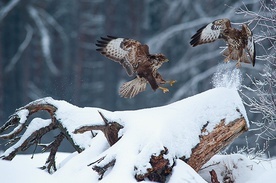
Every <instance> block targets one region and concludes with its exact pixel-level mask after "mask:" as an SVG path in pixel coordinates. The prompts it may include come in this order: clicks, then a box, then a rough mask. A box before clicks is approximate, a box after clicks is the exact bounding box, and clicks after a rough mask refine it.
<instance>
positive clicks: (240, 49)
mask: <svg viewBox="0 0 276 183" xmlns="http://www.w3.org/2000/svg"><path fill="white" fill-rule="evenodd" d="M191 39H192V40H191V41H190V44H191V45H192V46H193V47H194V46H197V45H200V44H204V43H211V42H214V41H216V40H217V39H224V40H225V41H226V43H227V46H228V48H227V49H226V50H225V51H224V52H223V55H224V56H226V58H225V60H224V61H225V62H228V61H229V60H230V59H232V60H237V61H238V62H237V64H236V66H237V67H240V65H241V62H244V63H252V65H253V67H254V65H255V57H256V53H255V43H254V41H253V34H252V32H251V30H250V29H249V27H248V26H247V25H246V24H243V25H242V29H241V30H238V29H235V28H232V27H231V23H230V20H229V19H226V18H225V19H219V20H215V21H213V22H212V23H209V24H207V25H205V26H204V27H202V28H200V29H199V30H198V31H197V32H196V34H195V35H193V36H192V38H191Z"/></svg>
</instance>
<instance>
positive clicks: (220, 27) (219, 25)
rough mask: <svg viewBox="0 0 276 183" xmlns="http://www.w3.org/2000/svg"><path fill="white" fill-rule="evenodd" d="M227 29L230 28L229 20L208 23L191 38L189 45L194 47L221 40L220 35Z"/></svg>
mask: <svg viewBox="0 0 276 183" xmlns="http://www.w3.org/2000/svg"><path fill="white" fill-rule="evenodd" d="M228 27H231V24H230V20H229V19H219V20H215V21H213V22H212V23H209V24H207V25H205V26H203V27H201V28H200V29H198V30H197V32H196V33H195V34H194V35H193V36H192V38H191V39H192V40H191V41H190V44H191V45H192V46H193V47H194V46H197V45H200V44H204V43H211V42H214V41H216V40H217V39H220V38H223V37H222V35H221V33H222V32H223V31H224V30H225V29H226V28H228Z"/></svg>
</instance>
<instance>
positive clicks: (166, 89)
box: [159, 86, 169, 93]
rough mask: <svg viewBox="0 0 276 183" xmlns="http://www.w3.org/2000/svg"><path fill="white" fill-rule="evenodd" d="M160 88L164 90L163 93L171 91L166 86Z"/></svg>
mask: <svg viewBox="0 0 276 183" xmlns="http://www.w3.org/2000/svg"><path fill="white" fill-rule="evenodd" d="M159 89H160V90H162V91H163V93H167V92H169V89H168V88H164V87H161V86H159Z"/></svg>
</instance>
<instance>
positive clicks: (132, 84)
mask: <svg viewBox="0 0 276 183" xmlns="http://www.w3.org/2000/svg"><path fill="white" fill-rule="evenodd" d="M146 86H147V80H146V79H145V78H140V77H137V78H135V79H133V80H131V81H129V82H126V83H123V84H122V86H121V87H120V89H119V94H120V96H121V97H124V98H133V97H134V96H136V95H137V94H138V93H140V92H143V91H145V90H146Z"/></svg>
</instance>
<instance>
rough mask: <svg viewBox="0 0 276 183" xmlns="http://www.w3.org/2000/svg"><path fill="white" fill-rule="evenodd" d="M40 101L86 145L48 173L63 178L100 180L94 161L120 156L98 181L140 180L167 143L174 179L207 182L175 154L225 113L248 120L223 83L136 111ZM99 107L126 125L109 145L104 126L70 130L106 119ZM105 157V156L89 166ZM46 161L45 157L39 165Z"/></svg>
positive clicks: (188, 147) (235, 94) (182, 152)
mask: <svg viewBox="0 0 276 183" xmlns="http://www.w3.org/2000/svg"><path fill="white" fill-rule="evenodd" d="M42 101H43V102H47V103H49V104H52V105H54V106H56V107H57V111H56V114H55V116H56V118H57V119H58V121H59V122H61V123H62V125H63V126H64V127H65V128H66V129H67V130H68V132H69V134H70V135H71V136H72V138H73V140H74V141H75V143H76V144H78V145H79V146H80V147H81V148H83V149H85V150H84V151H83V152H82V153H81V154H77V153H74V154H71V155H70V156H69V157H68V158H67V159H66V160H64V161H63V162H62V163H61V164H60V165H59V166H58V168H59V169H58V171H57V172H56V173H54V174H53V175H52V176H50V177H51V178H52V177H55V180H59V181H62V182H77V181H80V182H97V181H98V178H99V175H98V174H97V173H96V172H95V171H93V170H92V168H91V167H92V166H93V165H95V164H96V165H98V166H101V165H105V164H107V163H109V162H110V161H112V160H113V159H116V163H115V165H114V166H113V167H112V168H110V169H109V170H108V171H106V172H105V174H104V177H103V179H102V180H101V181H100V182H136V180H135V178H134V174H141V173H145V172H146V171H147V168H150V167H151V165H150V163H149V159H150V157H151V156H152V155H159V154H160V151H162V150H164V147H166V148H167V149H168V154H166V155H165V158H166V159H168V160H169V161H170V164H171V165H172V164H173V163H176V164H177V166H176V168H175V169H174V170H173V175H172V176H171V179H172V180H179V181H180V180H183V181H182V182H185V181H186V182H189V181H190V180H193V181H197V182H204V181H203V180H202V179H201V178H200V177H199V176H198V175H197V174H196V173H195V172H193V171H192V170H191V169H190V168H189V167H188V166H187V165H186V164H184V163H183V162H180V161H179V160H177V158H179V157H183V156H185V157H186V158H189V157H190V155H191V149H192V148H193V147H195V146H196V145H197V144H198V143H199V135H201V129H202V127H203V126H204V125H207V126H206V130H207V132H206V133H208V132H211V131H212V130H213V128H214V127H215V126H216V125H217V124H219V123H220V121H221V120H222V119H224V120H225V123H226V124H227V123H229V122H231V121H233V120H235V119H237V118H240V117H241V116H243V117H245V119H246V121H247V122H248V119H247V116H246V112H245V109H244V106H243V103H242V101H241V98H240V96H239V94H238V92H237V90H236V89H229V88H223V87H219V88H214V89H211V90H208V91H206V92H203V93H201V94H198V95H195V96H193V97H189V98H186V99H183V100H180V101H178V102H175V103H172V104H169V105H166V106H162V107H155V108H148V109H141V110H133V111H115V112H111V111H107V110H104V109H100V108H91V107H86V108H79V107H77V106H74V105H72V104H69V103H67V102H65V101H58V100H53V99H52V98H45V99H43V100H41V102H42ZM98 111H100V112H102V114H103V115H104V116H105V117H106V118H107V119H108V120H109V121H115V122H117V123H120V124H121V125H123V126H124V128H123V129H121V130H120V132H119V134H120V135H121V136H122V138H121V139H120V140H119V141H118V142H117V143H116V144H114V145H113V146H112V147H109V145H108V143H107V141H106V138H105V137H104V135H103V134H102V133H101V132H99V133H98V135H97V136H96V137H94V138H92V135H91V132H86V133H84V134H73V133H72V132H73V131H74V130H75V129H76V128H79V127H81V126H84V125H104V122H103V119H102V118H101V116H100V115H99V113H98ZM38 122H41V124H40V125H39V126H37V128H40V127H42V126H44V125H47V123H49V121H48V120H45V121H43V120H41V119H39V120H38V119H37V120H33V121H32V122H31V124H32V126H34V125H37V123H38ZM32 126H31V127H30V129H28V130H29V132H28V130H27V131H26V132H25V133H27V132H28V133H30V132H31V131H33V130H34V128H33V127H32ZM248 126H249V125H248ZM23 136H24V135H23ZM5 153H6V152H5ZM103 157H104V159H103V160H102V161H100V162H98V163H95V164H93V165H92V166H87V165H88V164H90V163H92V162H96V161H97V160H99V159H100V158H103ZM45 161H46V158H45ZM13 163H14V162H12V164H13ZM4 164H5V165H3V166H2V165H0V168H1V169H3V167H4V166H6V164H7V162H5V163H4ZM42 165H43V163H42V164H40V165H39V166H42ZM11 166H15V165H14V164H13V165H11ZM26 166H27V165H26ZM21 167H22V166H21ZM134 169H135V170H134ZM0 171H2V170H0ZM3 171H6V170H3ZM182 171H185V172H186V176H185V178H184V177H183V175H184V174H183V175H182V174H181V173H180V172H182ZM175 174H176V175H177V174H179V176H176V175H175ZM43 176H44V174H43ZM45 176H46V175H45ZM6 178H7V177H6ZM45 179H46V178H45ZM6 180H8V179H6ZM193 181H190V182H193ZM36 182H37V181H36ZM50 182H53V181H52V180H51V181H50ZM171 182H173V181H171ZM180 182H181V181H180Z"/></svg>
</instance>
